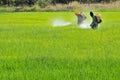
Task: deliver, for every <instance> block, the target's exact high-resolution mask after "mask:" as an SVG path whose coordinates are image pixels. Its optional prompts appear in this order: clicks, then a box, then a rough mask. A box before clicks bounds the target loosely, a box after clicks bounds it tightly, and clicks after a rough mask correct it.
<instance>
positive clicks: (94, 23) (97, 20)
mask: <svg viewBox="0 0 120 80" xmlns="http://www.w3.org/2000/svg"><path fill="white" fill-rule="evenodd" d="M90 16H91V17H92V23H91V24H90V26H91V28H92V29H97V28H98V24H99V23H101V22H102V20H101V17H100V14H96V15H94V14H93V12H90Z"/></svg>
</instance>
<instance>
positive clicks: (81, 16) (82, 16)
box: [75, 12, 86, 25]
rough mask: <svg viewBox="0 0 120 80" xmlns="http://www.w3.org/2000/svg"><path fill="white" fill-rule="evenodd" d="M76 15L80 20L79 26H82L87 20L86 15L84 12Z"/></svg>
mask: <svg viewBox="0 0 120 80" xmlns="http://www.w3.org/2000/svg"><path fill="white" fill-rule="evenodd" d="M75 15H76V16H77V18H78V22H77V24H78V25H80V24H82V23H83V21H84V20H85V19H86V16H85V15H84V13H83V12H75Z"/></svg>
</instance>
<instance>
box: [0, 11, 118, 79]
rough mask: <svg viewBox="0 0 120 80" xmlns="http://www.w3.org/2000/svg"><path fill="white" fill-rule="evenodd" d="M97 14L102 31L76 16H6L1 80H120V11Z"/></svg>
mask: <svg viewBox="0 0 120 80" xmlns="http://www.w3.org/2000/svg"><path fill="white" fill-rule="evenodd" d="M95 13H100V14H101V15H102V18H103V22H102V23H101V24H100V25H99V29H98V30H93V29H82V28H80V27H78V26H77V18H76V16H75V15H74V13H73V12H9V13H6V12H0V80H119V79H120V18H119V16H120V12H95ZM85 14H86V16H87V21H88V22H90V21H91V18H90V16H89V12H85ZM55 20H63V21H65V22H70V23H71V25H66V26H62V27H61V26H58V27H54V26H53V22H54V21H55Z"/></svg>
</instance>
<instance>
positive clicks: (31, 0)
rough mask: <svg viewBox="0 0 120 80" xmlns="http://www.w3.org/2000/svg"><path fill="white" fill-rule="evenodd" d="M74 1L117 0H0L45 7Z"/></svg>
mask: <svg viewBox="0 0 120 80" xmlns="http://www.w3.org/2000/svg"><path fill="white" fill-rule="evenodd" d="M72 1H78V2H80V3H101V2H106V3H109V2H113V1H117V0H0V6H33V5H35V4H38V5H39V6H41V7H44V6H46V5H49V4H53V5H55V4H57V3H62V4H68V3H69V2H72Z"/></svg>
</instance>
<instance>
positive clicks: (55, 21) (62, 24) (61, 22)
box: [52, 19, 72, 27]
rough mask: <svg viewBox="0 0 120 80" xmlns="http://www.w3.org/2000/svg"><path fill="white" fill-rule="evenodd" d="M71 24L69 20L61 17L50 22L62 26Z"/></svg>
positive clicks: (55, 25)
mask: <svg viewBox="0 0 120 80" xmlns="http://www.w3.org/2000/svg"><path fill="white" fill-rule="evenodd" d="M71 24H72V23H71V22H67V21H64V20H62V19H56V20H54V21H53V23H52V25H53V27H64V26H69V25H71Z"/></svg>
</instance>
